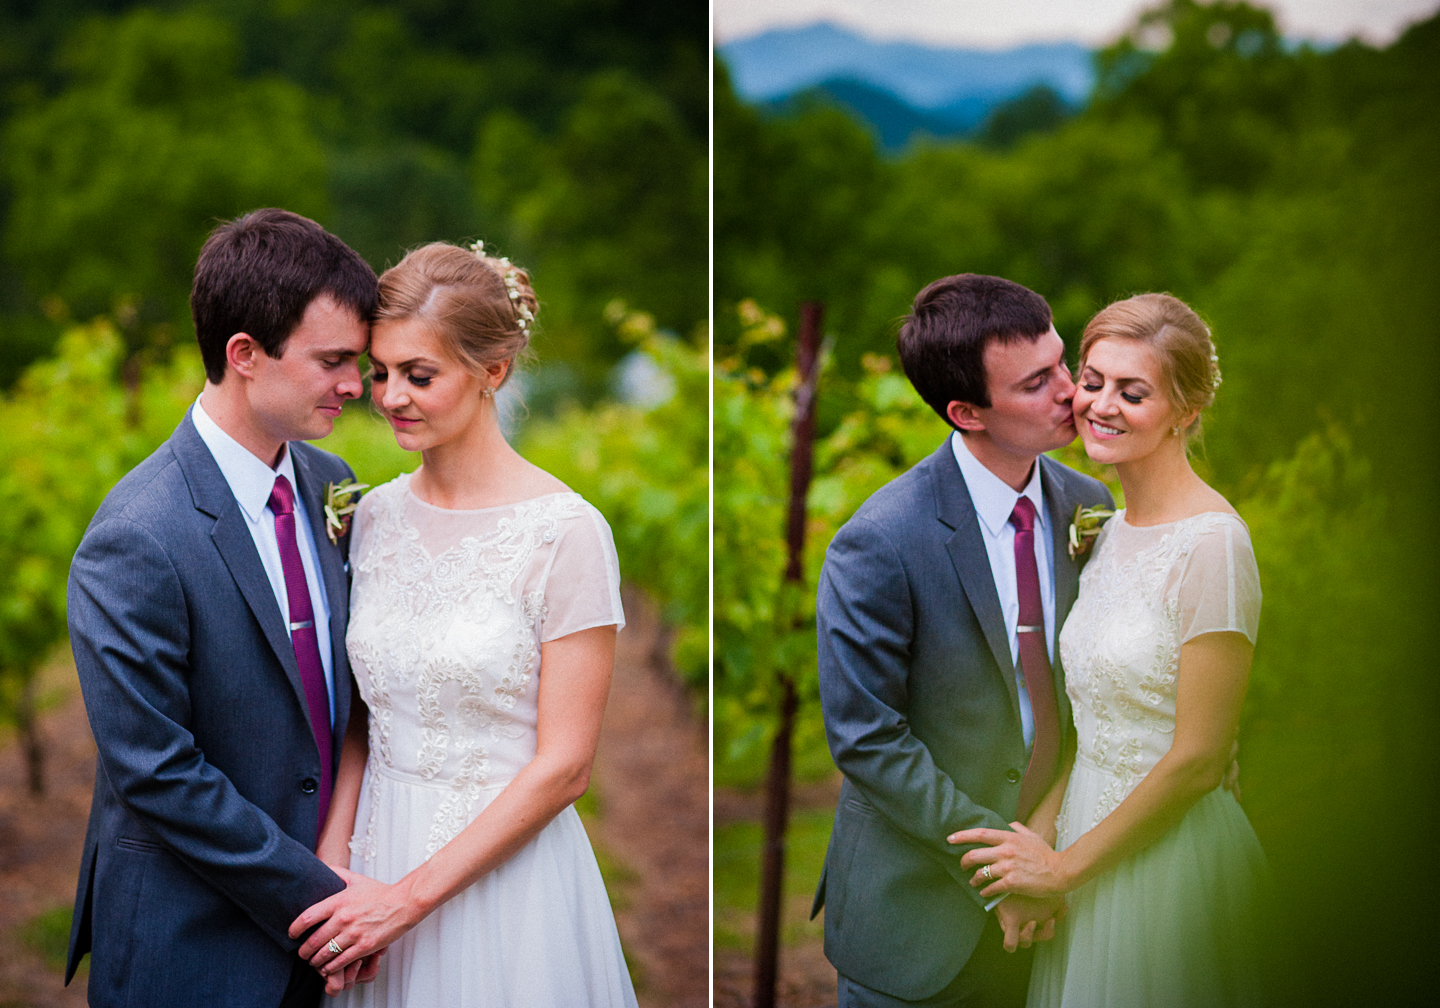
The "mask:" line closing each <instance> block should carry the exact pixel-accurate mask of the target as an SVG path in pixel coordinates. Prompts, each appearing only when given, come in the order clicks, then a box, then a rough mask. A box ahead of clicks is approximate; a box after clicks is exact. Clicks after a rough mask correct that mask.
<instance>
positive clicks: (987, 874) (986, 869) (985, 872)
mask: <svg viewBox="0 0 1440 1008" xmlns="http://www.w3.org/2000/svg"><path fill="white" fill-rule="evenodd" d="M980 874H981V875H984V876H985V879H986V881H989V880H990V879H992V878H994V876H993V875H991V874H990V866H989V865H988V864H987V865H986V866H985V867H984V868H981V869H980ZM331 944H332V945H333V944H334V942H331Z"/></svg>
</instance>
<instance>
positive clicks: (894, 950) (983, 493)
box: [814, 274, 1112, 1008]
mask: <svg viewBox="0 0 1440 1008" xmlns="http://www.w3.org/2000/svg"><path fill="white" fill-rule="evenodd" d="M898 344H899V351H900V360H901V363H902V364H903V365H904V368H905V373H906V375H907V376H908V377H909V379H910V382H911V384H913V385H914V386H915V390H916V391H917V392H919V393H920V396H921V398H923V399H924V400H925V401H926V402H927V403H928V404H929V405H930V406H931V408H933V409H934V410H935V412H936V413H938V414H940V416H942V417H944V418H945V419H946V420H947V421H948V422H949V423H950V425H951V426H952V427H954V428H955V433H953V434H951V435H950V436H949V437H948V438H946V440H945V442H944V443H943V444H941V445H940V447H939V448H938V449H937V450H936V451H935V453H934V454H932V455H931V456H930V457H929V458H926V459H925V460H924V461H922V462H920V463H919V464H918V465H916V466H915V467H914V468H913V469H911V470H910V471H909V472H907V473H905V474H904V475H903V476H901V477H899V478H898V479H896V480H894V481H893V482H891V483H889V484H888V485H886V486H884V487H882V488H881V489H880V490H878V491H877V492H876V493H875V494H874V496H872V497H871V498H870V499H869V500H868V501H866V502H865V503H864V504H863V505H862V506H861V507H860V509H859V510H858V511H857V512H856V513H855V515H854V516H853V517H852V518H851V519H850V521H849V522H847V523H846V524H845V526H844V527H843V528H842V529H841V530H840V532H839V533H838V534H837V535H836V536H835V539H834V541H833V542H832V543H831V545H830V548H829V550H828V551H827V552H826V555H825V567H824V570H823V571H822V573H821V576H820V591H819V598H818V600H817V617H818V624H819V662H820V699H821V705H822V707H823V710H824V716H825V728H826V733H827V736H828V739H829V743H830V750H831V753H832V754H833V755H834V757H835V762H836V764H837V765H838V766H839V767H840V769H841V770H842V771H843V772H844V775H845V780H844V783H843V784H842V785H841V789H840V802H839V808H838V809H837V810H836V815H835V827H834V832H833V834H832V836H831V838H830V846H829V849H828V851H827V852H826V855H825V871H824V873H823V874H822V875H821V878H820V887H819V891H818V892H817V894H816V897H815V911H814V912H816V913H818V912H819V910H820V908H821V907H822V906H824V907H825V954H826V956H827V957H828V958H829V959H830V961H831V963H833V964H834V966H835V968H836V970H838V972H839V974H840V978H839V984H840V1005H841V1006H842V1008H855V1006H865V1008H872V1006H900V1005H927V1006H930V1005H933V1006H941V1005H943V1006H947V1008H948V1006H962V1005H964V1006H972V1005H973V1006H983V1008H1001V1006H1006V1005H1015V1006H1020V1005H1023V1004H1024V1003H1025V994H1026V989H1027V986H1028V983H1029V971H1030V961H1029V954H1028V953H1025V952H1021V953H1018V954H1007V952H1009V951H1010V950H1013V949H1014V948H1015V947H1016V945H1017V944H1024V945H1026V946H1028V945H1029V939H1030V936H1031V934H1032V933H1033V931H1034V929H1036V928H1039V929H1041V930H1042V933H1043V929H1044V927H1045V925H1046V922H1047V921H1049V920H1050V919H1051V918H1052V917H1053V915H1054V914H1055V913H1056V912H1057V910H1058V909H1059V908H1060V906H1061V905H1062V904H1061V903H1060V901H1058V900H1057V901H1054V902H1045V901H1039V900H1030V899H1027V898H1025V897H1018V896H1009V897H1006V898H1003V899H1002V900H1000V901H999V902H995V901H991V900H986V899H984V898H983V897H981V896H980V895H979V890H978V889H975V888H972V887H971V886H970V884H969V883H970V879H971V873H970V872H968V871H964V870H962V868H961V867H960V857H961V855H962V854H964V852H965V851H966V850H969V849H971V848H969V847H959V846H952V845H950V844H949V843H947V842H946V837H947V836H948V835H949V834H950V833H953V832H955V830H956V828H957V827H960V826H961V824H963V826H964V827H971V826H981V825H984V826H989V827H991V828H994V829H1006V828H1008V827H1007V824H1008V823H1010V822H1011V821H1014V820H1017V819H1018V820H1022V821H1023V820H1024V818H1025V817H1026V816H1028V815H1029V813H1030V811H1031V810H1032V809H1033V808H1034V806H1035V804H1036V803H1037V802H1038V801H1039V800H1040V799H1041V798H1042V797H1043V796H1044V795H1045V793H1046V791H1047V790H1049V788H1050V786H1051V784H1053V783H1054V781H1055V779H1056V776H1057V774H1058V772H1059V768H1060V764H1061V762H1062V753H1063V751H1064V750H1065V747H1066V746H1067V745H1069V744H1071V738H1072V734H1073V729H1072V727H1071V720H1070V707H1069V703H1068V701H1067V699H1066V696H1065V689H1064V682H1063V679H1062V676H1061V671H1060V668H1059V663H1058V658H1057V654H1056V646H1055V641H1056V636H1057V634H1058V632H1059V629H1060V626H1061V624H1062V623H1063V622H1064V620H1065V616H1066V614H1067V613H1068V612H1069V610H1070V606H1071V605H1072V603H1073V602H1074V601H1075V595H1076V592H1077V590H1078V583H1079V565H1078V564H1077V563H1076V561H1075V560H1073V559H1071V557H1070V556H1069V553H1068V551H1067V549H1066V544H1067V541H1068V538H1067V536H1068V530H1069V525H1070V521H1071V515H1073V513H1074V511H1075V508H1076V506H1077V505H1083V506H1086V507H1095V506H1102V507H1110V506H1111V505H1112V501H1111V498H1110V494H1109V492H1108V491H1107V490H1106V489H1105V487H1104V485H1102V484H1101V483H1099V482H1098V481H1096V480H1094V479H1091V478H1090V477H1088V476H1083V475H1081V474H1080V473H1077V472H1075V471H1073V470H1071V469H1068V468H1066V467H1065V466H1063V465H1060V464H1059V463H1057V462H1055V461H1053V460H1051V459H1049V458H1046V457H1045V456H1044V455H1043V454H1042V453H1043V452H1046V451H1050V450H1052V449H1055V448H1060V447H1063V446H1065V445H1067V444H1069V443H1070V442H1071V441H1073V440H1074V438H1075V425H1074V422H1073V420H1072V419H1071V413H1070V400H1071V397H1072V395H1073V394H1074V384H1073V383H1072V381H1071V378H1070V373H1069V371H1068V370H1067V369H1066V366H1065V359H1064V352H1065V346H1064V344H1063V343H1062V342H1061V339H1060V337H1059V336H1058V335H1057V334H1056V332H1055V329H1054V326H1053V325H1052V324H1051V316H1050V308H1049V306H1048V305H1047V304H1046V303H1045V301H1044V299H1043V298H1041V297H1040V296H1039V295H1038V294H1035V293H1034V292H1033V291H1030V290H1027V289H1026V288H1024V287H1021V286H1020V285H1019V284H1015V283H1011V282H1010V281H1008V280H1002V279H1000V278H998V277H988V276H977V275H974V274H964V275H961V276H952V277H945V278H944V279H941V280H937V281H935V282H934V283H932V284H930V286H928V287H926V288H925V289H924V290H922V291H921V292H920V293H919V294H918V295H917V296H916V298H915V303H914V308H913V310H912V311H911V314H910V316H909V317H908V318H907V319H906V321H905V324H904V326H903V328H902V329H901V331H900V336H899V341H898Z"/></svg>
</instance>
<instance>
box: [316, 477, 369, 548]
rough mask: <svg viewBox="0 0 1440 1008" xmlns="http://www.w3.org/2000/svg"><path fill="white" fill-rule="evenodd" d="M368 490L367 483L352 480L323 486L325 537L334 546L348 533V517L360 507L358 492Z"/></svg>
mask: <svg viewBox="0 0 1440 1008" xmlns="http://www.w3.org/2000/svg"><path fill="white" fill-rule="evenodd" d="M368 489H370V484H369V483H356V482H355V481H354V480H345V481H343V482H341V483H326V484H325V535H326V536H328V537H329V539H330V541H331V542H332V543H334V544H335V545H337V546H338V545H340V537H341V536H343V535H344V534H345V533H346V532H349V531H350V516H351V515H352V514H354V513H355V509H356V508H357V507H359V506H360V491H361V490H368Z"/></svg>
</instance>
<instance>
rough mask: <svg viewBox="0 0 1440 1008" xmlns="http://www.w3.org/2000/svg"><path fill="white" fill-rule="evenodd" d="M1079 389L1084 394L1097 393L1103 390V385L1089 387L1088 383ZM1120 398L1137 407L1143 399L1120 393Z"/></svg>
mask: <svg viewBox="0 0 1440 1008" xmlns="http://www.w3.org/2000/svg"><path fill="white" fill-rule="evenodd" d="M1080 387H1081V388H1083V389H1084V390H1085V391H1086V392H1099V391H1100V390H1101V389H1102V388H1104V386H1103V385H1091V384H1088V383H1087V384H1085V385H1082V386H1080ZM1120 398H1121V399H1124V400H1125V401H1126V402H1128V403H1130V405H1132V406H1138V405H1139V404H1140V400H1142V399H1144V398H1145V397H1144V396H1143V395H1136V394H1135V393H1134V392H1121V393H1120Z"/></svg>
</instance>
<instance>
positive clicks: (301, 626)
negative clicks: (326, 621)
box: [290, 619, 315, 633]
mask: <svg viewBox="0 0 1440 1008" xmlns="http://www.w3.org/2000/svg"><path fill="white" fill-rule="evenodd" d="M314 625H315V621H314V620H310V619H307V620H305V621H304V622H303V623H291V624H290V632H291V633H294V632H295V631H296V630H309V629H310V628H311V627H313V626H314Z"/></svg>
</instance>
